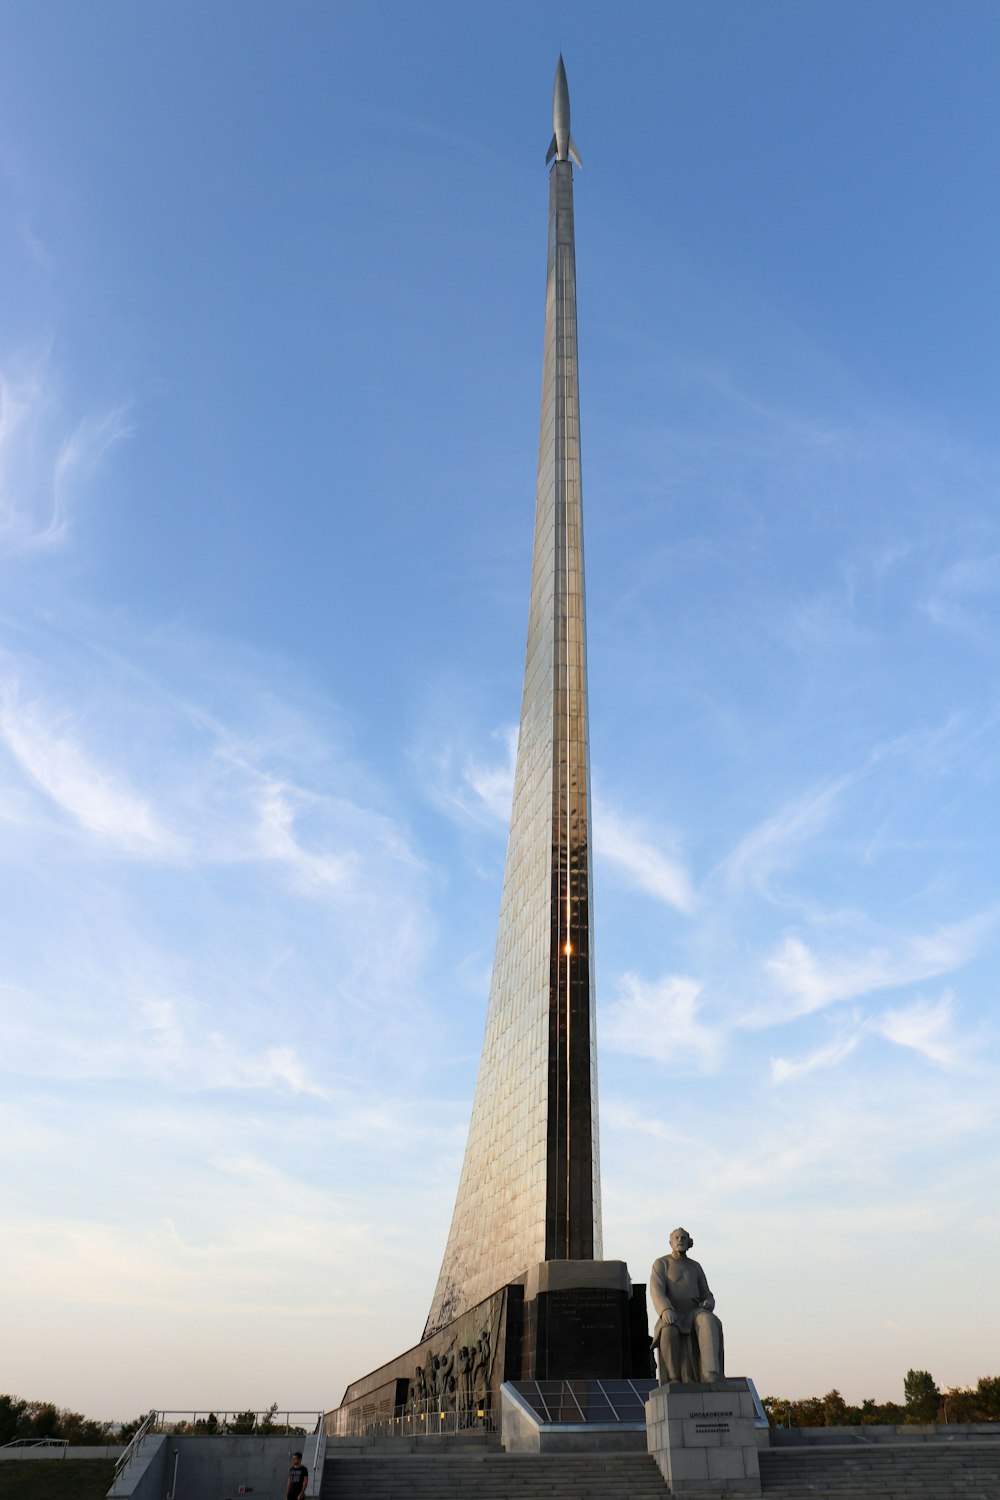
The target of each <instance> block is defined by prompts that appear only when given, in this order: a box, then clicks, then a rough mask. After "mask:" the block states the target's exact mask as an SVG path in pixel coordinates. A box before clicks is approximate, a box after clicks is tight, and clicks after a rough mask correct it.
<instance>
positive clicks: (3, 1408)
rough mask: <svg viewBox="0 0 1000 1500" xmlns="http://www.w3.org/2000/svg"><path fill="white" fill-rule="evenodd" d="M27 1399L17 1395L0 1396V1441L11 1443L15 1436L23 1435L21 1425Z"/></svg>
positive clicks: (26, 1406) (26, 1407) (26, 1408)
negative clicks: (23, 1399) (24, 1399)
mask: <svg viewBox="0 0 1000 1500" xmlns="http://www.w3.org/2000/svg"><path fill="white" fill-rule="evenodd" d="M27 1410H28V1403H27V1401H22V1400H21V1399H20V1397H18V1396H0V1443H12V1442H13V1441H14V1439H15V1438H19V1437H25V1436H26V1434H25V1433H24V1431H23V1430H22V1429H23V1426H24V1420H25V1413H26V1412H27Z"/></svg>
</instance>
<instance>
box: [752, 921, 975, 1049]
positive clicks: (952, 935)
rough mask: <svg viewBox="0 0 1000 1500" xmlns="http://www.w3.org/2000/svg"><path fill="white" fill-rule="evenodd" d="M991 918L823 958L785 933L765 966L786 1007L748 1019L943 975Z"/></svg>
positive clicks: (779, 1016) (768, 1018) (962, 958)
mask: <svg viewBox="0 0 1000 1500" xmlns="http://www.w3.org/2000/svg"><path fill="white" fill-rule="evenodd" d="M995 921H996V913H995V912H994V911H992V910H991V911H987V912H984V913H981V914H979V915H977V916H975V917H971V918H969V919H967V920H966V921H964V922H955V923H952V924H950V925H948V926H945V927H939V928H937V929H936V931H934V932H931V933H927V934H909V935H904V936H898V935H893V936H892V937H891V939H890V941H889V942H887V943H886V944H885V945H884V946H879V947H874V948H869V949H867V950H866V951H864V952H862V953H854V954H850V955H842V954H835V955H829V956H826V957H818V956H817V955H816V954H815V953H814V952H813V951H812V950H811V949H810V948H809V947H808V946H807V945H806V943H804V942H803V941H802V939H801V938H799V937H796V936H795V935H794V934H789V935H787V936H786V937H785V939H784V941H783V942H782V943H781V945H780V946H779V948H778V949H777V951H776V952H775V953H773V954H772V955H771V957H770V958H768V959H767V960H766V961H765V965H764V967H765V970H766V972H767V973H768V974H769V975H770V976H771V978H772V979H773V980H774V982H775V983H776V984H777V985H778V987H779V988H780V989H781V990H783V991H784V992H785V993H786V994H787V995H789V996H790V997H791V1002H792V1003H791V1006H790V1007H789V1006H788V1005H787V1004H783V1003H782V1004H779V1005H777V1006H775V1005H765V1006H764V1007H763V1008H762V1009H761V1010H759V1011H758V1012H757V1013H755V1014H751V1016H750V1017H749V1018H748V1024H751V1025H770V1024H774V1022H776V1021H778V1020H788V1019H791V1018H792V1017H794V1016H804V1015H808V1014H810V1013H811V1012H812V1011H816V1010H822V1009H823V1008H825V1007H826V1006H828V1005H833V1004H835V1003H836V1002H838V1001H841V1000H851V999H854V998H856V997H859V996H862V995H868V994H871V993H872V992H873V991H875V990H884V989H896V988H899V987H900V986H902V985H907V984H915V983H918V982H919V981H920V980H924V979H931V978H934V977H935V976H936V975H939V974H945V973H947V972H948V971H949V970H951V969H956V968H958V967H959V966H960V965H961V964H964V963H966V962H967V961H968V960H969V959H970V958H971V957H972V956H973V954H974V953H975V952H976V951H977V949H978V947H979V945H980V943H981V941H982V939H983V937H984V935H985V933H986V932H987V931H988V930H989V929H990V928H991V927H992V926H993V925H994V924H995Z"/></svg>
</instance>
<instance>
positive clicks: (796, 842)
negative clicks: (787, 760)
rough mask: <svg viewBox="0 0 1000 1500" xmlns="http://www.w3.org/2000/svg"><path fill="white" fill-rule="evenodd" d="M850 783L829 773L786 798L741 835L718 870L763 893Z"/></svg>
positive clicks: (737, 883)
mask: <svg viewBox="0 0 1000 1500" xmlns="http://www.w3.org/2000/svg"><path fill="white" fill-rule="evenodd" d="M850 784H851V778H850V777H849V776H837V777H833V778H831V779H830V780H829V781H826V782H823V783H822V784H820V785H819V786H816V787H814V788H812V789H811V790H810V791H808V792H805V793H803V794H802V795H801V796H800V797H796V798H794V799H793V800H792V801H790V802H787V803H786V804H785V806H784V807H782V808H780V809H779V810H778V811H777V812H776V813H773V814H772V815H771V816H770V817H768V818H765V819H764V820H763V821H762V822H760V823H758V824H757V826H756V827H755V828H752V829H751V830H750V832H749V833H747V834H745V835H744V837H743V838H742V839H741V840H740V842H739V843H738V844H737V845H736V847H735V848H734V849H733V850H732V851H731V852H730V853H729V854H728V855H727V856H726V858H725V859H724V860H723V862H722V864H721V866H720V868H719V871H718V873H719V874H721V875H722V877H723V879H724V880H725V881H727V883H729V884H731V885H734V886H753V887H754V888H756V889H757V890H759V891H761V892H764V893H765V894H766V892H767V886H768V881H769V880H770V878H771V876H772V875H773V874H775V873H776V872H777V871H778V870H781V869H785V868H787V867H789V866H790V865H792V864H793V863H794V862H795V860H796V859H797V857H798V855H799V852H800V850H801V848H802V846H803V845H804V844H806V843H807V842H808V841H809V840H810V839H812V838H814V837H815V836H816V834H818V833H820V832H821V831H822V830H823V829H824V828H825V827H826V825H827V823H828V822H829V820H830V817H831V815H832V813H833V809H834V807H835V805H836V803H837V800H838V798H839V797H840V796H841V795H842V793H843V792H844V790H845V789H846V788H847V787H848V786H849V785H850Z"/></svg>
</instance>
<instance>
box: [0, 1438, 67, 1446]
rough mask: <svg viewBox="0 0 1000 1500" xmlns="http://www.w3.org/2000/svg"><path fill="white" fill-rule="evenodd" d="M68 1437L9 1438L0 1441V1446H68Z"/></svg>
mask: <svg viewBox="0 0 1000 1500" xmlns="http://www.w3.org/2000/svg"><path fill="white" fill-rule="evenodd" d="M68 1447H69V1438H55V1437H47V1438H11V1440H10V1442H9V1443H0V1448H68Z"/></svg>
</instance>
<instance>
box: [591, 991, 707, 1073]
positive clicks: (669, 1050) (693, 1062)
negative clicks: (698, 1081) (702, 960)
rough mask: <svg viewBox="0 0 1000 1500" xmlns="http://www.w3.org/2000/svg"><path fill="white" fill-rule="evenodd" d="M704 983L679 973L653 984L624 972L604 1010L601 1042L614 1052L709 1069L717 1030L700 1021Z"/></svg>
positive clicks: (677, 1065) (672, 1064)
mask: <svg viewBox="0 0 1000 1500" xmlns="http://www.w3.org/2000/svg"><path fill="white" fill-rule="evenodd" d="M701 993H702V986H701V984H699V982H698V981H697V980H696V979H691V978H689V977H687V976H686V975H683V974H668V975H666V976H665V977H664V978H663V979H659V980H655V981H653V982H652V983H650V982H648V981H646V980H643V979H639V978H638V977H637V976H636V975H634V974H625V975H623V976H622V979H621V981H620V983H619V993H618V998H617V999H616V1000H614V1001H612V1003H611V1004H610V1005H609V1006H608V1007H607V1008H606V1010H604V1011H603V1012H602V1016H601V1041H602V1043H603V1045H604V1046H606V1047H608V1048H610V1049H611V1050H612V1051H613V1052H626V1053H629V1054H630V1055H632V1056H635V1057H648V1058H653V1059H654V1060H655V1061H656V1062H661V1063H666V1064H668V1065H669V1066H671V1067H674V1068H677V1069H681V1070H686V1069H689V1068H691V1067H694V1068H695V1069H696V1070H697V1071H699V1072H709V1071H711V1070H712V1069H713V1068H715V1067H716V1066H717V1064H718V1061H719V1053H720V1050H721V1045H722V1033H721V1031H720V1030H717V1029H713V1028H712V1027H710V1026H706V1025H705V1023H704V1022H703V1021H702V1020H701V1019H700V1016H699V1012H700V1010H701Z"/></svg>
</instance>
